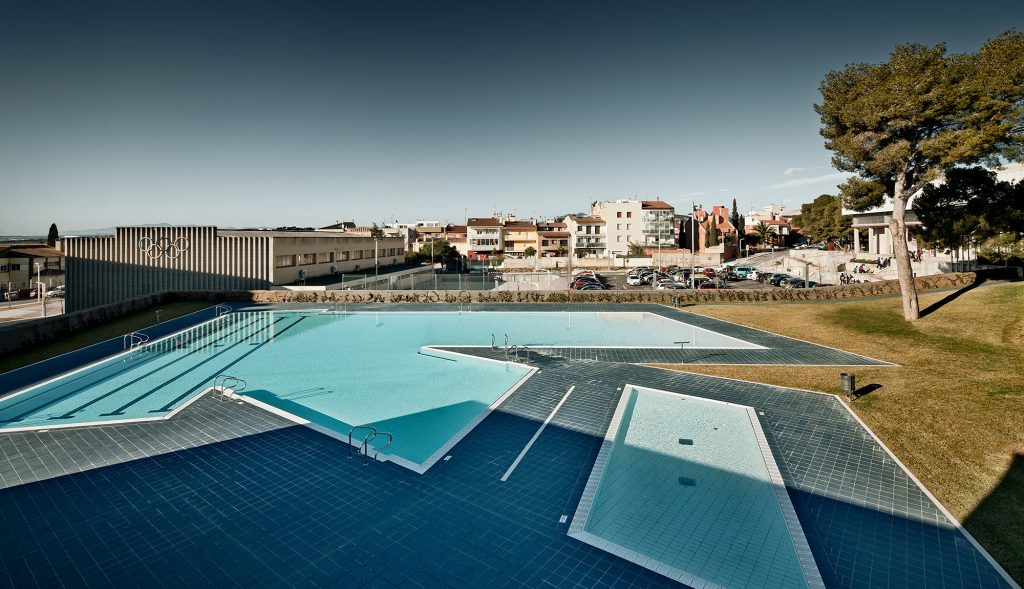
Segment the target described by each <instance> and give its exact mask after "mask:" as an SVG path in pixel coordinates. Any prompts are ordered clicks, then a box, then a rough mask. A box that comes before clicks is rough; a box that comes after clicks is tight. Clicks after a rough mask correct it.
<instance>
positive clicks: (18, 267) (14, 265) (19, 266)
mask: <svg viewBox="0 0 1024 589" xmlns="http://www.w3.org/2000/svg"><path fill="white" fill-rule="evenodd" d="M17 270H21V264H11V272H15V271H17Z"/></svg>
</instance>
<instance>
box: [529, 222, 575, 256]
mask: <svg viewBox="0 0 1024 589" xmlns="http://www.w3.org/2000/svg"><path fill="white" fill-rule="evenodd" d="M569 236H570V233H569V230H568V228H567V226H566V224H565V223H562V222H559V221H538V222H537V248H536V249H537V255H538V256H541V257H545V258H546V257H551V256H566V255H568V254H569Z"/></svg>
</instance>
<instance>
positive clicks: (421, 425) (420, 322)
mask: <svg viewBox="0 0 1024 589" xmlns="http://www.w3.org/2000/svg"><path fill="white" fill-rule="evenodd" d="M506 341H507V342H508V344H509V345H510V346H511V345H518V346H530V347H543V346H558V347H565V346H583V347H598V346H600V347H679V346H680V345H681V344H680V343H679V342H680V341H683V342H687V343H684V344H682V345H684V346H687V347H689V346H694V347H703V348H723V347H727V348H757V347H758V346H755V345H752V344H749V343H746V342H742V341H740V340H736V339H734V338H730V337H727V336H723V335H720V334H717V333H714V332H710V331H707V330H703V329H700V328H696V327H694V326H691V325H687V324H684V323H680V322H677V321H673V320H671V319H666V318H664V317H660V316H658V315H653V314H650V313H632V312H630V313H588V312H579V313H575V312H574V313H545V312H538V313H520V312H515V313H501V312H475V313H468V312H467V313H458V312H455V313H420V312H417V313H404V312H388V313H334V312H326V311H319V310H318V311H303V312H294V311H264V312H240V313H232V314H230V315H226V316H224V317H221V318H218V319H216V320H214V321H211V322H208V323H205V324H202V325H200V326H198V327H195V328H192V329H188V330H185V331H182V332H180V333H177V334H174V335H172V336H169V337H166V338H163V339H161V340H159V341H155V342H151V343H149V344H147V345H144V346H142V347H141V348H139V349H136V350H132V351H130V352H126V353H125V354H122V355H120V356H117V357H114V358H111V359H108V360H106V361H103V362H100V363H98V364H95V365H92V366H89V367H86V368H84V369H82V370H79V371H76V372H73V373H70V374H67V375H64V376H62V377H60V378H56V379H54V380H52V381H49V382H46V383H43V384H41V385H37V386H35V387H32V388H30V389H26V390H25V391H21V392H19V393H15V394H14V395H11V396H8V397H7V398H5V399H3V400H2V401H0V429H6V430H12V429H40V428H52V427H67V426H81V425H87V424H100V423H109V422H111V421H120V420H143V419H161V418H164V417H167V416H168V415H169V414H171V413H173V412H174V411H176V410H179V409H180V408H182V407H183V406H184V405H185V404H187V403H188V402H190V401H191V400H193V399H194V398H195V397H196V396H197V395H199V394H200V393H201V392H203V391H205V390H207V389H208V388H209V387H210V386H211V385H212V384H213V380H214V379H215V378H216V377H217V376H218V375H222V374H230V375H233V376H236V377H239V378H241V379H244V380H245V381H246V383H247V386H246V389H245V390H244V391H243V392H242V394H243V396H244V397H245V398H248V399H255V400H256V401H259V402H261V403H263V404H265V405H266V406H270V407H271V408H274V409H276V410H278V411H281V412H284V413H287V414H289V415H290V416H294V417H297V418H299V419H301V420H306V421H309V422H311V423H312V424H314V425H316V426H319V427H321V428H323V429H325V430H328V431H332V432H337V433H340V434H347V432H348V431H349V430H350V429H351V428H352V427H353V426H355V425H371V426H373V427H375V428H377V429H378V430H382V431H388V432H391V433H392V434H393V435H394V443H393V445H392V446H391V447H390V448H388V449H387V451H386V452H387V453H388V455H389V456H392V457H394V458H396V459H400V460H401V461H403V462H405V463H407V465H409V464H412V465H424V464H425V463H426V462H427V461H428V460H430V459H431V458H432V457H434V458H435V459H436V454H437V453H438V451H439V450H441V449H443V448H444V447H445V446H446V444H450V442H451V440H452V439H453V436H456V435H457V434H459V433H460V432H462V431H463V430H464V429H465V428H466V427H467V426H468V425H471V424H472V423H473V422H474V420H476V419H478V418H479V417H480V416H481V415H482V414H485V412H486V410H487V409H488V408H490V407H491V406H492V405H493V404H494V403H495V401H496V400H498V399H500V398H501V397H502V395H504V394H505V393H506V392H508V391H509V390H510V389H512V388H513V387H515V386H516V384H517V383H519V382H521V381H522V380H523V379H524V378H525V377H527V376H528V374H529V371H530V368H529V367H527V366H524V365H522V364H519V363H515V362H496V361H491V360H484V359H480V358H475V357H470V356H466V355H460V354H451V353H447V352H441V351H438V350H433V349H432V348H431V347H430V346H487V347H490V346H491V345H492V343H493V344H494V345H496V346H498V347H503V346H504V345H505V342H506Z"/></svg>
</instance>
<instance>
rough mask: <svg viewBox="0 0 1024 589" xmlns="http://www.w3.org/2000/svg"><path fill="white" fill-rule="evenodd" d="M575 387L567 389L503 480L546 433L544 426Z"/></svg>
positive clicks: (502, 478) (506, 472) (503, 478)
mask: <svg viewBox="0 0 1024 589" xmlns="http://www.w3.org/2000/svg"><path fill="white" fill-rule="evenodd" d="M575 388H576V385H572V386H571V387H569V390H568V391H565V395H563V396H562V400H561V401H559V402H558V404H557V405H555V408H554V409H552V410H551V414H550V415H548V418H547V419H545V420H544V423H542V424H540V427H539V428H538V429H537V433H535V434H533V437H532V438H530V441H529V442H527V443H526V447H525V448H523V451H522V452H520V453H519V456H516V461H515V462H513V463H512V466H510V467H508V470H506V471H505V474H504V475H503V476H502V477H501V480H502V482H505V481H507V480H508V477H509V475H511V474H512V471H513V470H515V469H516V467H517V466H519V463H520V462H521V461H522V460H523V457H524V456H526V453H527V452H529V451H530V448H531V447H532V446H533V443H534V442H536V441H537V438H539V437H540V435H541V434H542V433H544V428H546V427H547V426H548V424H549V423H551V420H552V419H553V418H554V417H555V413H558V410H559V409H561V408H562V405H563V404H564V403H565V401H566V400H567V399H568V398H569V395H571V394H572V391H573V389H575Z"/></svg>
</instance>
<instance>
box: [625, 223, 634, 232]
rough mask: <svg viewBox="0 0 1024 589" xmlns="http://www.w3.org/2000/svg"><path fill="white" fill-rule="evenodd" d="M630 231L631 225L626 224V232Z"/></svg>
mask: <svg viewBox="0 0 1024 589" xmlns="http://www.w3.org/2000/svg"><path fill="white" fill-rule="evenodd" d="M632 229H633V224H632V223H626V231H631V230H632Z"/></svg>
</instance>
